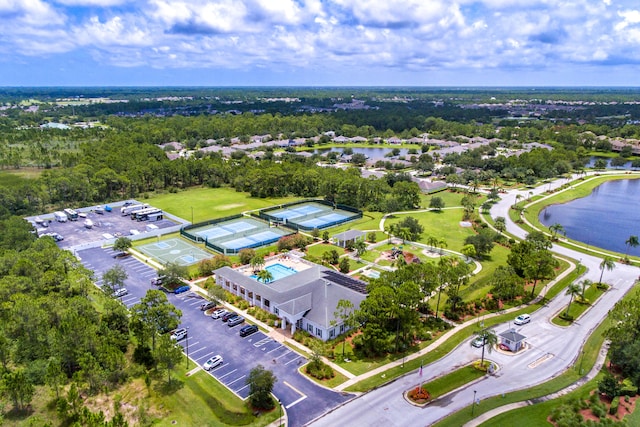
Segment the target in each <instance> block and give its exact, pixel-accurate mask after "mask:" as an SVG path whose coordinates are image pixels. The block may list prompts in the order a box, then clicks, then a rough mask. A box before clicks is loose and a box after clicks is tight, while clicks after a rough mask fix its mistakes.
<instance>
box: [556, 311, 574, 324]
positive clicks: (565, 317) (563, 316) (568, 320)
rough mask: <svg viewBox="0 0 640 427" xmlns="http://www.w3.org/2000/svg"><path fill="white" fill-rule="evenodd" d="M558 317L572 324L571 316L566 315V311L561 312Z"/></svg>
mask: <svg viewBox="0 0 640 427" xmlns="http://www.w3.org/2000/svg"><path fill="white" fill-rule="evenodd" d="M558 317H560V318H561V319H562V320H566V321H567V322H573V316H572V315H570V314H567V312H566V311H563V312H562V313H561V314H560V316H558Z"/></svg>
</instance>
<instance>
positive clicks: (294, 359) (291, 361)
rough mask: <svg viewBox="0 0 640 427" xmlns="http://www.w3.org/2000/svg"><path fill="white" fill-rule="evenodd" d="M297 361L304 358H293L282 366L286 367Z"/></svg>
mask: <svg viewBox="0 0 640 427" xmlns="http://www.w3.org/2000/svg"><path fill="white" fill-rule="evenodd" d="M298 359H304V357H302V356H298V357H295V358H293V359H291V360H289V361H288V362H287V363H285V364H284V365H285V366H287V365H288V364H289V363H293V362H295V361H296V360H298Z"/></svg>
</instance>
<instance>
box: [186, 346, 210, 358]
mask: <svg viewBox="0 0 640 427" xmlns="http://www.w3.org/2000/svg"><path fill="white" fill-rule="evenodd" d="M205 348H207V347H201V348H199V349H197V350H194V351H190V352H189V356H191V355H193V354H195V353H197V352H199V351H202V350H204V349H205Z"/></svg>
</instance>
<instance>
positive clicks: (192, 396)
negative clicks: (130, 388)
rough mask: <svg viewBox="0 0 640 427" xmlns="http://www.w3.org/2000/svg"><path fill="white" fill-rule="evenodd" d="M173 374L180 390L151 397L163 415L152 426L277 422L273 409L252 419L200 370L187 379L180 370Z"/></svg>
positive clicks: (235, 399) (241, 404)
mask: <svg viewBox="0 0 640 427" xmlns="http://www.w3.org/2000/svg"><path fill="white" fill-rule="evenodd" d="M182 366H185V365H182ZM191 368H193V364H191ZM176 374H177V379H178V380H180V381H181V382H182V387H181V388H179V389H178V390H177V391H175V392H173V393H171V394H170V395H164V394H162V393H161V392H160V391H159V390H154V391H152V393H151V394H152V397H151V399H152V401H155V403H156V404H158V405H159V406H161V407H162V410H163V411H164V412H165V415H164V416H163V417H162V418H161V419H160V420H159V422H158V423H156V424H155V425H158V426H172V425H176V422H177V424H178V425H191V426H196V425H197V426H219V425H230V426H264V425H267V424H269V423H270V422H272V421H274V420H276V419H277V418H278V414H279V413H278V410H277V409H276V410H273V411H271V412H270V413H267V414H263V415H261V416H260V417H255V416H254V415H253V413H252V412H251V410H250V409H249V408H248V406H247V405H246V402H244V401H242V400H241V399H239V398H238V397H237V396H236V395H234V394H233V393H232V392H231V391H229V390H228V389H227V388H226V387H224V386H223V385H222V384H221V383H219V382H218V381H217V380H216V379H214V378H213V377H211V375H209V374H207V373H206V372H205V371H203V370H200V371H198V372H196V373H195V374H193V375H191V376H190V377H186V376H185V374H186V372H185V371H184V370H181V371H180V372H177V373H176ZM152 387H153V386H152ZM276 408H277V407H276Z"/></svg>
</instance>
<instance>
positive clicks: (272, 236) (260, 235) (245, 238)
mask: <svg viewBox="0 0 640 427" xmlns="http://www.w3.org/2000/svg"><path fill="white" fill-rule="evenodd" d="M286 234H289V233H288V232H285V231H280V230H278V232H276V231H272V230H263V231H259V232H257V233H250V232H245V233H243V235H242V236H241V237H237V238H234V239H231V240H226V241H217V242H216V245H217V246H220V247H223V248H227V249H231V250H233V251H237V250H240V249H244V248H257V247H259V246H266V245H268V244H271V243H273V242H277V241H278V240H279V239H280V238H281V237H282V236H285V235H286Z"/></svg>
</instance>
